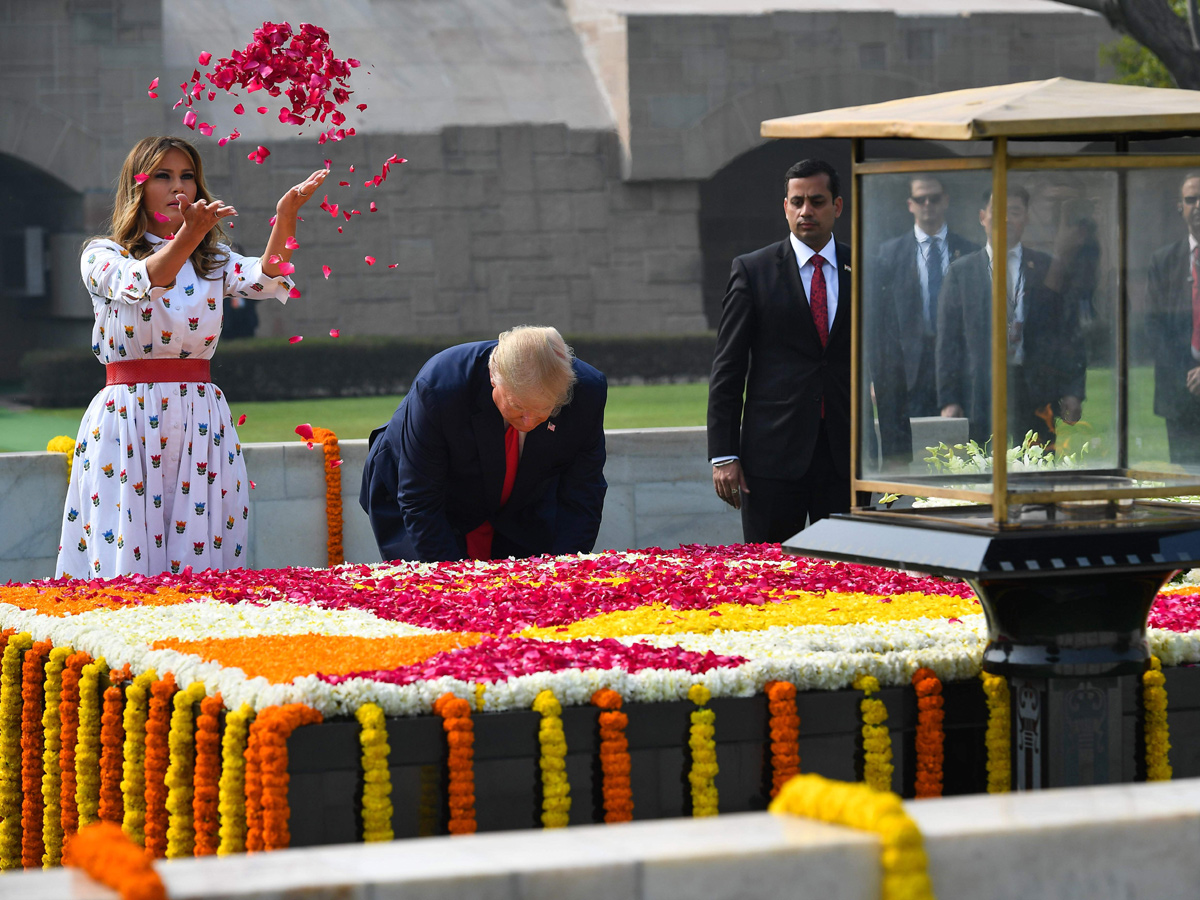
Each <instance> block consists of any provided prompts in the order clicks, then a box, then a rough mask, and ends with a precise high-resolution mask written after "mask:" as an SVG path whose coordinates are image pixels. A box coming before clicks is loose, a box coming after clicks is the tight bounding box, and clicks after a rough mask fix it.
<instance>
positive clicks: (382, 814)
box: [354, 703, 395, 843]
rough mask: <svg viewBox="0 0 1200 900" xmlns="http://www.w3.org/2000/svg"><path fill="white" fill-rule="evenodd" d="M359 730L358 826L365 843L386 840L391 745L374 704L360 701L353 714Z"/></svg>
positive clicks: (389, 829) (390, 834) (389, 831)
mask: <svg viewBox="0 0 1200 900" xmlns="http://www.w3.org/2000/svg"><path fill="white" fill-rule="evenodd" d="M354 717H355V718H356V719H358V724H359V725H361V726H362V730H361V731H359V733H358V741H359V743H360V744H361V745H362V767H363V790H362V829H363V840H364V841H366V842H367V843H373V842H375V841H390V840H392V839H393V838H394V837H395V834H394V832H393V831H392V772H391V769H389V768H388V756H389V754H390V753H391V748H390V747H389V746H388V741H387V722H386V721H385V720H384V717H383V710H381V709H380V708H379V707H378V706H377V705H376V704H374V703H364V704H363V705H362V706H360V707H359V708H358V709H357V710H356V711H355V713H354Z"/></svg>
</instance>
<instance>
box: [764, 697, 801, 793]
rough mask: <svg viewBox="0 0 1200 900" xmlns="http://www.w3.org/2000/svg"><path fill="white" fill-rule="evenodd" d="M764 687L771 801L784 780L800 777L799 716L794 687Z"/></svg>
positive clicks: (785, 781) (784, 782)
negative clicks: (769, 753)
mask: <svg viewBox="0 0 1200 900" xmlns="http://www.w3.org/2000/svg"><path fill="white" fill-rule="evenodd" d="M764 687H765V690H766V693H767V707H768V709H769V711H770V713H771V720H770V726H769V727H770V730H771V797H772V798H775V797H777V796H778V795H779V791H780V789H781V788H782V787H783V786H784V784H786V783H787V781H788V779H789V778H791V777H793V776H794V775H798V774H799V773H800V715H799V714H798V713H797V711H796V686H795V685H794V684H792V683H791V682H790V681H768V682H767V683H766V685H765V686H764Z"/></svg>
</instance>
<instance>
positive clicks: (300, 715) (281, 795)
mask: <svg viewBox="0 0 1200 900" xmlns="http://www.w3.org/2000/svg"><path fill="white" fill-rule="evenodd" d="M320 721H322V716H321V714H320V713H319V712H317V711H316V710H315V709H313V708H312V707H311V706H305V705H304V704H303V703H288V704H286V705H284V706H271V707H268V708H267V709H264V710H263V711H262V712H260V713H259V714H258V716H257V717H256V718H255V720H254V722H253V723H252V724H251V725H250V740H249V743H248V744H247V747H246V824H247V833H246V849H247V850H282V849H283V848H285V847H287V846H288V845H289V844H290V843H291V841H292V835H291V832H290V831H289V830H288V819H289V818H290V816H291V808H290V807H289V806H288V782H289V779H288V770H287V767H288V753H287V740H288V738H289V737H290V736H291V734H292V732H293V731H295V730H296V729H297V728H299V727H300V726H301V725H311V724H316V723H317V722H320ZM251 754H253V757H254V762H253V769H254V770H255V773H254V777H253V778H252V776H251V768H252V766H251ZM252 790H255V791H256V792H257V794H258V796H257V797H256V798H254V799H253V800H252V799H251V791H252ZM252 806H253V807H254V808H255V813H254V815H253V817H252V816H251V808H252Z"/></svg>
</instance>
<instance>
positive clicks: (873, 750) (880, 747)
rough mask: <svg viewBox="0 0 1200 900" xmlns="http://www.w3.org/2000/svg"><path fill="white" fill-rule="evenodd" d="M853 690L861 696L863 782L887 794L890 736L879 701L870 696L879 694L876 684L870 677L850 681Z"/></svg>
mask: <svg viewBox="0 0 1200 900" xmlns="http://www.w3.org/2000/svg"><path fill="white" fill-rule="evenodd" d="M854 689H855V690H858V691H862V692H863V699H862V702H861V703H860V704H859V708H860V709H861V710H862V717H863V726H862V737H863V781H865V782H866V783H867V784H868V785H870V786H871V787H872V788H874V789H875V790H877V791H887V790H890V789H891V786H892V769H893V766H892V736H891V735H890V734H889V733H888V729H887V725H885V724H884V723H885V722H887V707H886V706H884V705H883V701H882V700H879V699H877V698H874V697H872V696H871V695H872V694H874V693H875V692H876V691H878V690H879V680H878V679H877V678H875V676H874V675H860V676H859V677H858V678H856V679H854Z"/></svg>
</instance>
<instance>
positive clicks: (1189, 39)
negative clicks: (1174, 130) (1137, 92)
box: [1058, 0, 1200, 90]
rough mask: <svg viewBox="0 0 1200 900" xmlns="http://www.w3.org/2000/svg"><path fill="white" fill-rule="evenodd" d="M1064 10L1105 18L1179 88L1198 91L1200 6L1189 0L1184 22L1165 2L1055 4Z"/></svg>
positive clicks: (1104, 0) (1078, 1)
mask: <svg viewBox="0 0 1200 900" xmlns="http://www.w3.org/2000/svg"><path fill="white" fill-rule="evenodd" d="M1058 2H1059V3H1062V4H1064V5H1065V6H1074V7H1076V8H1078V9H1087V10H1090V11H1092V12H1098V13H1100V14H1101V15H1103V16H1104V18H1105V19H1106V20H1107V21H1108V24H1109V25H1111V26H1112V27H1113V28H1114V29H1115V30H1117V31H1119V32H1121V33H1122V34H1127V35H1129V36H1130V37H1132V38H1133V39H1134V40H1135V41H1137V42H1138V43H1139V44H1141V45H1142V46H1143V47H1145V48H1146V49H1147V50H1149V51H1150V52H1151V53H1153V54H1154V55H1155V56H1157V57H1158V58H1159V59H1160V60H1162V63H1163V65H1164V66H1166V67H1167V71H1168V72H1170V73H1171V77H1172V78H1174V79H1175V83H1176V84H1177V85H1179V86H1180V87H1181V88H1188V89H1191V90H1200V49H1198V48H1200V35H1198V34H1197V32H1198V31H1200V21H1197V20H1200V6H1198V5H1197V0H1188V5H1187V9H1188V21H1184V20H1183V19H1181V18H1180V17H1179V16H1177V15H1175V12H1174V11H1173V10H1172V9H1171V7H1170V5H1169V4H1168V0H1058Z"/></svg>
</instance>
